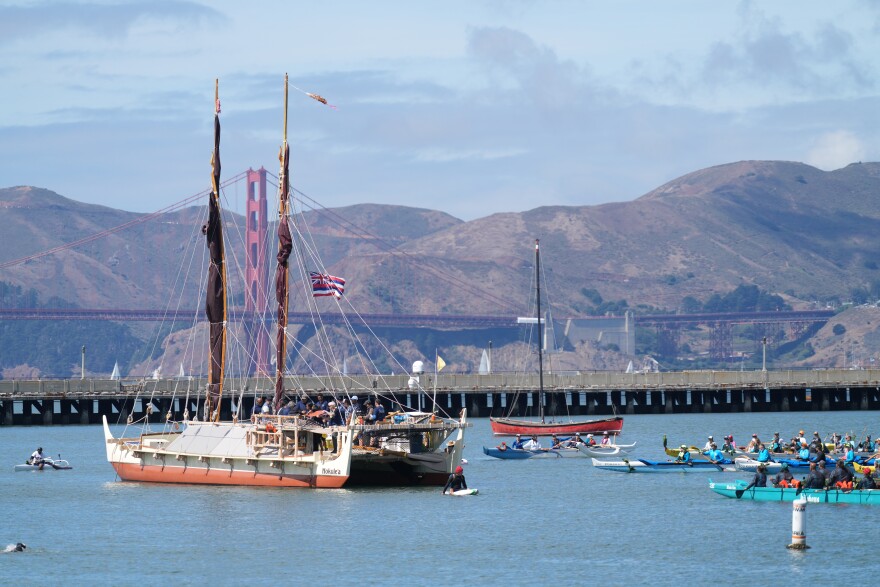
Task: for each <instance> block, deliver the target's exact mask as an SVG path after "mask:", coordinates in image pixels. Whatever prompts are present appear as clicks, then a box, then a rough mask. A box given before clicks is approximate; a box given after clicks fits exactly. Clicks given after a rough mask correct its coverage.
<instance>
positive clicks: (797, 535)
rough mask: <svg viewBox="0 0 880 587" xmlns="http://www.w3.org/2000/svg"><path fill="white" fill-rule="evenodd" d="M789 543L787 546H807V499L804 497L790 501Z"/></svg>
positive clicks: (800, 548) (804, 547) (802, 548)
mask: <svg viewBox="0 0 880 587" xmlns="http://www.w3.org/2000/svg"><path fill="white" fill-rule="evenodd" d="M791 505H792V510H791V544H789V545H788V546H787V548H791V549H794V550H806V549H808V548H810V547H809V546H807V500H806V499H805V498H804V497H801V498H800V499H796V500H795V501H793V502H792V504H791Z"/></svg>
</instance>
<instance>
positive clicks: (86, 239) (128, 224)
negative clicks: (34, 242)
mask: <svg viewBox="0 0 880 587" xmlns="http://www.w3.org/2000/svg"><path fill="white" fill-rule="evenodd" d="M246 173H247V172H243V173H239V174H238V175H236V176H235V177H233V178H230V179H228V180H226V181H225V182H223V183H222V184H221V186H222V185H227V184H229V183H232V182H235V181H239V180H241V178H242V177H244V176H245V175H246ZM209 192H210V190H205V191H202V192H199V193H198V194H194V195H192V196H189V197H187V198H184V199H183V200H180V201H179V202H176V203H174V204H171V205H169V206H166V207H165V208H162V209H161V210H157V211H155V212H150V213H149V214H145V215H143V216H139V217H138V218H135V219H133V220H129V221H128V222H124V223H122V224H120V225H118V226H114V227H112V228H108V229H106V230H102V231H101V232H96V233H95V234H92V235H89V236H86V237H83V238H81V239H78V240H75V241H72V242H69V243H64V244H61V245H58V246H56V247H52V248H51V249H46V250H45V251H41V252H39V253H34V254H32V255H28V256H26V257H19V258H18V259H13V260H11V261H5V262H3V263H0V269H6V268H8V267H13V266H15V265H19V264H21V263H26V262H27V261H33V260H34V259H39V258H41V257H45V256H47V255H51V254H53V253H59V252H61V251H65V250H68V249H73V248H76V247H78V246H80V245H84V244H87V243H90V242H92V241H96V240H99V239H102V238H104V237H105V236H110V235H111V234H115V233H117V232H120V231H122V230H125V229H127V228H131V227H132V226H137V225H138V224H143V223H144V222H148V221H150V220H153V219H154V218H157V217H158V216H161V215H162V214H166V213H168V212H174V211H176V210H178V209H180V208H182V207H184V206H186V205H187V204H190V203H192V202H194V201H196V200H198V199H199V198H202V197H204V196H205V195H206V194H207V193H209Z"/></svg>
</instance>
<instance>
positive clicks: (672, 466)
mask: <svg viewBox="0 0 880 587" xmlns="http://www.w3.org/2000/svg"><path fill="white" fill-rule="evenodd" d="M593 466H594V467H596V468H597V469H605V470H606V471H617V472H618V473H713V472H715V473H717V472H720V471H723V470H725V469H724V466H723V465H715V464H713V463H710V462H709V461H694V462H693V463H692V464H690V465H685V464H683V463H674V462H671V461H666V462H662V461H648V460H645V459H620V460H600V459H593Z"/></svg>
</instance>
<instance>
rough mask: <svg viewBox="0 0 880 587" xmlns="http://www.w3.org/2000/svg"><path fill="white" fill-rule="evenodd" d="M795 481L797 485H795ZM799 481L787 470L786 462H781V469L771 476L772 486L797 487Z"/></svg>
mask: <svg viewBox="0 0 880 587" xmlns="http://www.w3.org/2000/svg"><path fill="white" fill-rule="evenodd" d="M795 483H797V485H795ZM798 485H800V483H799V482H798V481H797V480H796V479H795V478H794V475H792V474H791V471H789V470H788V463H782V469H781V470H780V471H779V473H777V474H776V477H774V478H773V487H797V486H798Z"/></svg>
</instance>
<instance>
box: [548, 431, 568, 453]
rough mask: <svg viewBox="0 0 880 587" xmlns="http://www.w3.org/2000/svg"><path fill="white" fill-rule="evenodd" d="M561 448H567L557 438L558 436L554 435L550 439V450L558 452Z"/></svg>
mask: <svg viewBox="0 0 880 587" xmlns="http://www.w3.org/2000/svg"><path fill="white" fill-rule="evenodd" d="M560 448H565V447H564V446H562V443H561V442H559V438H557V437H556V435H555V434H554V435H553V436H551V437H550V449H551V450H557V449H560Z"/></svg>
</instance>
